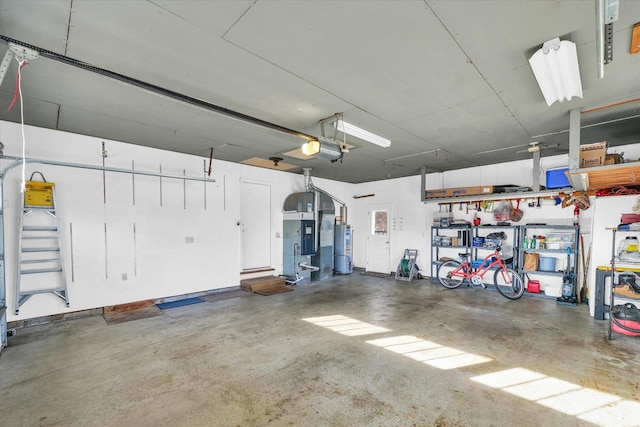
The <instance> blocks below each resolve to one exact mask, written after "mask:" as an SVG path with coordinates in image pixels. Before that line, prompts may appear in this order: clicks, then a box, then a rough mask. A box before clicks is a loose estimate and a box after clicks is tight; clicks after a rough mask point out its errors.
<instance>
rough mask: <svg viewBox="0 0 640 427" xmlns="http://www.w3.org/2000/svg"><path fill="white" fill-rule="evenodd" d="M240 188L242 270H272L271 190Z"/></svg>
mask: <svg viewBox="0 0 640 427" xmlns="http://www.w3.org/2000/svg"><path fill="white" fill-rule="evenodd" d="M241 184H242V185H241V189H240V197H241V200H242V201H241V207H240V209H241V214H242V269H243V270H253V269H258V268H266V267H271V186H270V185H267V184H259V183H255V182H245V181H243V182H242V183H241Z"/></svg>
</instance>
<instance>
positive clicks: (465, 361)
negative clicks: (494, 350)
mask: <svg viewBox="0 0 640 427" xmlns="http://www.w3.org/2000/svg"><path fill="white" fill-rule="evenodd" d="M367 343H368V344H372V345H375V346H377V347H382V348H385V349H387V350H389V351H392V352H394V353H398V354H401V355H403V356H405V357H408V358H410V359H413V360H417V361H418V362H422V363H425V364H427V365H429V366H433V367H434V368H438V369H443V370H448V369H456V368H461V367H464V366H470V365H476V364H478V363H485V362H489V361H491V360H492V359H490V358H488V357H484V356H480V355H477V354H472V353H467V352H464V351H462V350H458V349H456V348H453V347H445V346H443V345H440V344H438V343H435V342H432V341H427V340H423V339H422V338H418V337H414V336H412V335H400V336H397V337H391V338H382V339H379V340H370V341H367Z"/></svg>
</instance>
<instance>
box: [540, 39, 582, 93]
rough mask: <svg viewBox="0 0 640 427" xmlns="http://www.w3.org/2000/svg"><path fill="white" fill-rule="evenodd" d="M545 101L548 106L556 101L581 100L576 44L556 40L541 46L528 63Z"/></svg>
mask: <svg viewBox="0 0 640 427" xmlns="http://www.w3.org/2000/svg"><path fill="white" fill-rule="evenodd" d="M529 64H530V65H531V69H532V70H533V74H534V75H535V76H536V80H537V81H538V85H539V86H540V90H541V91H542V95H543V96H544V100H545V101H546V102H547V105H548V106H551V104H553V103H554V102H556V101H560V102H563V101H565V100H567V101H571V98H573V97H574V96H577V97H579V98H582V82H581V81H580V70H579V67H578V52H577V50H576V45H575V43H572V42H570V41H568V40H562V41H560V39H559V38H555V39H553V40H549V41H546V42H544V44H543V45H542V48H540V49H538V51H537V52H536V53H534V54H533V55H532V56H531V58H530V59H529Z"/></svg>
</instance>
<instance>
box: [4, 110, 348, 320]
mask: <svg viewBox="0 0 640 427" xmlns="http://www.w3.org/2000/svg"><path fill="white" fill-rule="evenodd" d="M25 129H26V141H27V143H26V156H27V157H29V158H36V159H49V160H56V161H62V162H73V163H83V164H92V165H102V161H103V158H102V141H103V140H101V139H98V138H92V137H86V136H81V135H74V134H70V133H65V132H58V131H52V130H46V129H41V128H36V127H31V126H26V127H25ZM0 135H2V142H3V143H4V144H5V149H4V154H5V155H7V156H20V155H21V141H22V137H21V133H20V126H19V125H17V124H14V123H8V122H0ZM105 143H106V149H107V157H106V159H105V165H106V166H108V167H115V168H123V169H131V168H132V161H133V162H134V165H135V169H137V170H143V171H152V172H159V169H160V165H162V173H164V174H172V175H179V176H182V175H183V174H186V175H187V176H193V177H203V176H204V170H205V169H206V162H207V161H208V160H207V159H205V158H201V157H196V156H189V155H184V154H178V153H173V152H168V151H162V150H157V149H151V148H146V147H141V146H135V145H130V144H125V143H121V142H117V141H108V140H107V141H105ZM10 163H11V162H10V161H7V160H2V161H1V163H0V165H1V166H2V167H3V168H4V167H5V166H7V165H8V164H10ZM34 170H37V171H41V172H42V173H44V175H45V177H46V178H47V180H49V181H53V182H55V183H56V204H57V208H58V216H59V218H60V224H61V232H62V240H63V259H64V261H65V271H66V272H67V283H68V290H69V296H70V301H71V305H70V307H69V308H67V307H65V305H64V302H63V301H62V300H60V299H58V298H57V297H55V296H54V295H52V294H43V295H36V296H34V297H32V298H31V299H30V300H29V301H27V302H26V303H25V304H24V305H23V306H22V307H21V308H20V314H19V315H18V316H15V315H14V311H13V308H14V298H15V280H16V262H17V250H18V228H19V223H18V221H19V210H20V197H21V193H20V181H21V168H20V167H17V168H15V169H12V170H11V171H9V172H8V173H7V175H6V178H5V180H4V181H5V182H4V192H3V204H4V221H5V253H6V285H7V300H8V306H9V311H8V319H7V320H8V321H14V320H18V319H27V318H32V317H39V316H46V315H51V314H57V313H65V312H70V311H79V310H84V309H90V308H96V307H103V306H107V305H116V304H123V303H127V302H132V301H139V300H145V299H155V298H162V297H169V296H174V295H182V294H187V293H193V292H200V291H206V290H212V289H218V288H225V287H231V286H237V285H238V284H239V281H240V272H241V268H242V267H241V265H242V264H241V256H242V248H241V236H240V228H241V227H240V226H239V225H238V223H239V222H240V221H241V220H242V218H241V212H240V191H241V182H242V181H243V180H248V181H251V182H260V183H265V184H268V185H270V186H271V198H272V200H271V206H272V212H271V233H272V247H271V251H272V256H271V259H272V260H273V265H272V267H273V268H275V270H276V271H275V274H279V273H281V272H282V238H281V237H280V238H276V235H279V236H282V218H283V217H282V206H283V203H284V199H285V198H286V197H287V196H288V195H289V194H291V193H293V192H297V191H304V179H303V177H302V175H299V174H292V173H282V172H278V171H274V170H269V169H263V168H256V167H251V166H245V165H240V164H236V163H230V162H223V161H217V160H214V164H213V173H212V178H214V179H215V182H214V183H211V182H208V183H206V185H205V183H203V182H196V181H186V182H184V181H183V180H174V179H167V178H163V179H162V184H160V178H157V177H147V176H141V175H136V176H135V177H132V175H130V174H120V173H114V172H106V173H105V186H104V188H105V190H104V192H103V174H102V172H101V171H94V170H85V169H77V168H68V167H61V166H50V165H42V164H27V165H26V172H27V173H26V178H27V179H28V178H29V176H30V175H31V173H32V171H34ZM134 181H135V204H134ZM313 182H314V184H315V185H316V186H317V187H319V188H321V189H323V190H325V191H327V192H329V193H331V194H333V195H334V196H336V197H338V198H340V199H342V200H344V201H345V202H347V203H348V206H349V207H352V206H351V205H352V203H350V202H352V200H353V199H352V195H353V192H352V191H351V188H352V187H353V185H351V184H344V183H339V182H334V181H330V180H323V179H314V180H313ZM161 187H162V205H161V196H160V188H161ZM103 194H104V195H106V203H105V199H104V195H103ZM205 194H206V196H205ZM205 199H206V202H205ZM205 203H206V207H205ZM105 226H106V230H107V231H106V244H105ZM134 226H135V234H134ZM187 238H193V243H187V240H190V239H187ZM71 246H73V251H72V250H71ZM125 275H126V280H125V279H124V277H125ZM38 276H40V277H37V276H36V275H32V276H23V279H24V282H23V286H22V288H23V289H27V290H28V289H35V288H38V287H51V285H52V284H51V283H45V282H46V281H51V279H52V278H53V277H54V275H46V276H45V275H38ZM54 286H55V285H54Z"/></svg>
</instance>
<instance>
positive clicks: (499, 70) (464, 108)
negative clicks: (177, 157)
mask: <svg viewBox="0 0 640 427" xmlns="http://www.w3.org/2000/svg"><path fill="white" fill-rule="evenodd" d="M619 11H620V17H619V20H618V21H617V22H615V23H614V39H613V42H614V61H613V62H612V63H610V64H608V65H606V66H605V77H604V79H602V80H599V79H597V77H596V70H597V68H596V47H595V2H594V1H593V0H587V1H579V0H574V1H556V0H553V1H545V0H538V1H517V0H512V1H506V0H505V1H477V0H471V1H461V0H458V1H417V0H416V1H411V0H409V1H284V0H280V1H276V0H273V1H271V0H256V1H242V0H234V1H219V0H217V1H198V0H196V1H162V0H154V1H85V0H60V1H55V0H45V1H33V0H32V1H21V0H0V35H2V36H3V37H4V38H5V39H6V38H10V39H14V40H18V41H20V42H23V43H25V44H28V45H33V46H36V47H38V48H41V49H45V50H49V51H52V52H55V53H56V54H60V55H64V56H66V57H69V58H73V59H75V60H78V61H82V62H85V63H88V64H91V65H93V66H95V67H98V68H102V69H106V70H109V71H112V72H115V73H119V74H122V75H124V76H127V77H130V78H134V79H138V80H140V81H143V82H146V83H149V84H152V85H155V86H159V87H162V88H164V89H167V90H170V91H173V92H177V93H179V94H183V95H186V96H189V97H193V98H196V99H199V100H203V101H205V102H207V103H209V104H214V105H216V106H219V107H222V108H225V109H228V110H232V111H233V112H238V113H241V114H244V115H247V116H251V117H253V118H257V119H260V120H262V121H266V122H269V123H272V124H275V125H277V126H280V127H284V128H287V129H292V130H295V131H299V132H303V133H306V134H309V135H313V136H319V135H320V125H319V121H320V120H321V119H323V118H326V117H328V116H331V115H332V114H334V113H344V118H345V120H346V121H349V122H352V123H354V124H356V125H358V126H360V127H363V128H365V129H367V130H370V131H372V132H375V133H378V134H380V135H382V136H384V137H387V138H389V139H391V140H392V145H391V147H390V148H381V147H378V146H375V145H372V144H369V143H367V142H364V141H361V140H358V139H356V138H353V137H349V136H347V142H348V143H350V144H353V145H355V148H354V149H352V150H351V151H350V152H349V153H347V154H345V157H344V160H343V162H336V163H331V162H328V161H326V160H321V159H311V160H301V159H297V158H294V157H288V156H285V155H283V153H285V152H288V151H290V150H292V149H295V148H296V147H299V146H300V145H301V144H302V143H303V142H304V140H302V139H300V138H298V137H295V136H291V135H287V134H283V133H281V132H276V131H273V130H271V129H267V128H264V127H260V126H256V125H253V124H248V123H246V122H243V121H239V120H236V119H232V118H230V117H228V116H226V115H221V114H219V113H216V112H212V111H210V110H207V109H203V108H200V107H196V106H194V105H192V104H188V103H183V102H180V101H176V100H175V99H170V98H167V97H164V96H160V95H158V94H156V93H151V92H148V91H145V90H142V89H140V88H139V87H135V86H132V85H129V84H125V83H123V82H121V81H117V80H113V79H111V78H108V77H105V76H102V75H99V74H94V73H92V72H89V71H87V70H85V69H81V68H77V67H74V66H71V65H67V64H64V63H61V62H59V61H56V60H53V59H50V58H47V57H41V58H39V59H37V60H34V61H31V63H30V64H29V66H28V67H25V68H24V69H23V79H22V89H23V94H24V96H25V102H24V108H25V120H26V123H28V124H32V125H36V126H42V127H46V128H51V129H59V130H62V131H68V132H74V133H80V134H86V135H92V136H96V137H99V138H105V139H114V140H120V141H125V142H130V143H133V144H140V145H145V146H151V147H157V148H162V149H168V150H173V151H178V152H184V153H190V154H195V155H199V156H204V157H206V156H208V154H209V150H210V148H211V147H213V149H214V157H215V158H218V159H222V160H228V161H233V162H241V161H243V160H246V159H249V158H252V157H261V158H269V157H272V156H278V157H283V158H284V162H285V163H289V164H294V165H298V166H300V167H311V168H313V172H312V174H313V175H314V176H318V177H325V178H330V179H336V180H340V181H345V182H365V181H373V180H379V179H386V178H395V177H401V176H408V175H416V174H418V173H419V169H420V167H421V166H426V167H427V170H428V171H430V172H432V171H444V170H451V169H460V168H466V167H472V166H478V165H483V164H489V163H496V162H503V161H510V160H521V159H525V158H528V157H529V156H530V154H528V153H526V152H525V153H516V151H521V149H522V148H523V147H524V146H526V145H527V144H528V143H530V142H532V141H541V142H543V143H548V144H559V147H558V148H554V149H548V150H545V151H544V152H543V155H553V154H561V153H566V152H568V140H569V134H568V132H567V129H568V127H569V110H570V109H573V108H582V109H585V110H586V109H590V108H592V107H598V106H602V105H610V104H614V103H618V102H620V101H626V100H631V99H636V98H640V54H637V55H631V54H630V53H629V49H630V41H631V30H632V27H633V25H634V24H635V23H637V22H640V1H636V0H620V8H619ZM558 36H560V37H561V38H563V39H570V40H572V41H573V42H575V43H576V45H577V48H578V58H579V61H580V66H581V77H582V84H583V90H584V98H583V99H579V98H574V100H572V101H571V102H565V103H562V104H560V103H556V104H554V105H552V106H551V107H547V105H546V103H545V102H544V99H543V97H542V94H541V92H540V90H539V89H538V86H537V84H536V81H535V78H534V76H533V73H532V72H531V69H530V67H529V64H528V57H529V56H530V55H531V54H532V53H533V52H534V51H535V50H536V49H538V48H539V47H540V46H541V44H542V43H543V42H544V41H546V40H549V39H552V38H554V37H558ZM6 49H7V46H6V43H5V42H2V44H0V54H1V55H4V53H5V51H6ZM15 79H16V66H12V67H11V70H10V71H9V73H8V74H7V76H6V78H5V81H4V83H3V85H2V87H1V88H0V109H1V110H2V113H0V119H3V120H9V121H19V119H20V117H19V109H18V108H14V109H13V110H12V111H11V112H6V107H7V106H8V104H9V103H10V101H11V98H12V97H13V92H14V87H15ZM635 116H638V117H635ZM617 119H623V120H617ZM611 120H617V121H615V122H613V123H610V124H604V125H598V126H589V125H592V124H594V123H602V122H605V121H611ZM582 124H583V125H587V127H585V128H584V129H583V131H582V138H581V140H582V143H590V142H597V141H601V140H607V141H609V142H610V144H611V145H612V146H616V145H622V144H632V143H638V142H640V101H636V102H631V103H626V104H623V105H622V106H618V107H614V108H608V109H604V110H600V111H599V112H597V113H587V114H583V115H582ZM540 135H545V136H540ZM496 149H501V150H499V151H495V152H493V153H490V154H478V153H481V152H483V151H488V150H496ZM61 160H64V159H61ZM294 172H299V169H298V170H294Z"/></svg>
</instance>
